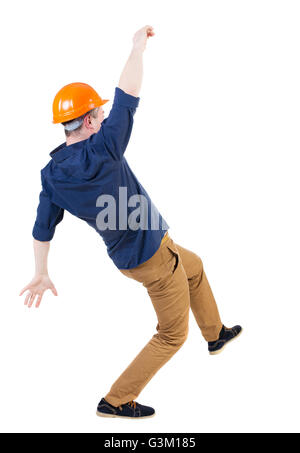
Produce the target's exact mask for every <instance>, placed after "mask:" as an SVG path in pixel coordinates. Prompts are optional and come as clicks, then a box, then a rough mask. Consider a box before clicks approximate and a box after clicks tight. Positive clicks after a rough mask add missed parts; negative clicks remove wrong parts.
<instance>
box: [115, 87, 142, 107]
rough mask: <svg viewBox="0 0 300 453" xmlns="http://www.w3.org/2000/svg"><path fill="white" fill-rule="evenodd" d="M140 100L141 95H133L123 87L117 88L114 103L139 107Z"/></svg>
mask: <svg viewBox="0 0 300 453" xmlns="http://www.w3.org/2000/svg"><path fill="white" fill-rule="evenodd" d="M139 102H140V98H139V97H135V96H132V95H131V94H128V93H125V91H123V90H122V89H121V88H119V87H116V88H115V97H114V104H118V105H122V106H123V107H131V108H134V109H135V108H136V107H138V105H139Z"/></svg>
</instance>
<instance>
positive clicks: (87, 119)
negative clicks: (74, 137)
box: [84, 114, 92, 129]
mask: <svg viewBox="0 0 300 453" xmlns="http://www.w3.org/2000/svg"><path fill="white" fill-rule="evenodd" d="M84 125H85V127H87V128H88V129H90V127H91V125H92V121H91V115H90V114H89V115H86V116H85V117H84Z"/></svg>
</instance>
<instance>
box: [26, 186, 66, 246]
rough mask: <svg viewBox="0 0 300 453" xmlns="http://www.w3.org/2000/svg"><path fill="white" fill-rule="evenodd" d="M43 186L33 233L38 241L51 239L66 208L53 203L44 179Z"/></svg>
mask: <svg viewBox="0 0 300 453" xmlns="http://www.w3.org/2000/svg"><path fill="white" fill-rule="evenodd" d="M42 186H43V187H42V191H41V192H40V195H39V205H38V207H37V215H36V220H35V223H34V226H33V230H32V235H33V237H34V238H35V239H37V240H38V241H51V239H52V238H53V236H54V232H55V227H56V225H57V224H58V223H59V222H61V221H62V219H63V216H64V209H63V208H60V207H59V206H57V205H56V204H54V203H52V201H51V200H50V198H49V195H48V194H47V192H46V190H45V187H44V185H43V179H42Z"/></svg>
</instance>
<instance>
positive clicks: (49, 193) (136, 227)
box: [32, 87, 169, 269]
mask: <svg viewBox="0 0 300 453" xmlns="http://www.w3.org/2000/svg"><path fill="white" fill-rule="evenodd" d="M139 101H140V98H139V97H135V96H132V95H130V94H127V93H125V92H124V91H123V90H121V89H120V88H119V87H116V88H115V96H114V102H113V105H112V108H111V111H110V113H109V116H108V117H107V118H106V119H104V120H103V121H102V123H101V127H100V130H99V131H98V132H97V133H95V134H93V135H91V136H90V137H89V138H88V139H87V140H82V141H80V142H77V143H74V144H72V145H69V146H66V142H65V143H63V144H61V145H60V146H58V147H57V148H56V149H54V150H53V151H51V153H50V156H51V160H50V161H49V162H48V164H47V165H46V166H45V167H44V168H43V169H42V170H41V182H42V191H41V193H40V196H39V205H38V208H37V215H36V221H35V224H34V227H33V231H32V234H33V237H34V238H35V239H37V240H39V241H50V240H51V239H52V238H53V235H54V232H55V228H56V225H57V224H58V223H59V222H61V220H62V219H63V215H64V210H65V209H66V210H67V211H68V212H70V213H71V214H73V215H75V216H77V217H79V218H80V219H82V220H84V221H85V222H87V223H88V224H89V225H90V226H91V227H93V228H94V229H95V230H96V231H97V233H99V234H100V236H101V237H102V238H103V240H104V242H105V244H106V247H107V252H108V255H109V256H110V258H111V259H112V260H113V261H114V263H115V265H116V266H117V267H118V268H119V269H130V268H133V267H136V266H138V265H139V264H141V263H143V262H144V261H146V260H148V259H149V258H151V256H153V255H154V253H155V252H156V251H157V249H158V248H159V246H160V242H161V239H162V237H163V236H164V234H165V232H166V231H167V230H168V228H169V226H168V224H167V223H166V221H165V220H164V219H163V217H162V216H161V214H160V213H159V212H158V211H157V209H156V207H155V205H154V204H153V203H152V202H151V199H150V197H149V195H148V193H147V192H146V190H145V189H144V188H143V186H142V185H141V184H140V182H139V181H138V180H137V178H136V177H135V175H134V173H133V172H132V170H131V169H130V167H129V165H128V163H127V161H126V159H125V157H124V152H125V150H126V147H127V144H128V142H129V138H130V135H131V131H132V126H133V117H134V114H135V111H136V108H137V106H138V105H139Z"/></svg>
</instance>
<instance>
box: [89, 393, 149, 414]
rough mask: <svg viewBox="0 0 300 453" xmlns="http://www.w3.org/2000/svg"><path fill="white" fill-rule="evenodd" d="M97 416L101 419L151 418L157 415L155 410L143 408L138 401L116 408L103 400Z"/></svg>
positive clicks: (99, 405) (147, 407)
mask: <svg viewBox="0 0 300 453" xmlns="http://www.w3.org/2000/svg"><path fill="white" fill-rule="evenodd" d="M97 415H98V416H99V417H120V418H149V417H153V416H154V415H155V410H154V409H153V407H149V406H142V404H139V403H137V402H136V401H129V402H128V403H125V404H122V405H121V406H118V407H115V406H112V405H111V404H109V403H108V402H107V401H106V400H105V399H104V398H102V400H101V401H100V403H99V404H98V407H97Z"/></svg>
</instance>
